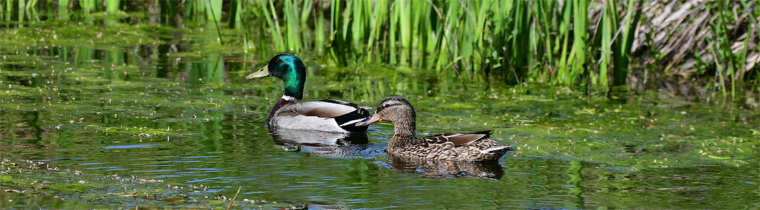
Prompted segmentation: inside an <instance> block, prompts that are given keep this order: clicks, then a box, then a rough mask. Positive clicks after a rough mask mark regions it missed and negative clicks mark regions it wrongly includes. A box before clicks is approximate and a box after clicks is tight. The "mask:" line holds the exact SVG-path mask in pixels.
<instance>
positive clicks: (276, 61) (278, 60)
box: [274, 58, 282, 64]
mask: <svg viewBox="0 0 760 210" xmlns="http://www.w3.org/2000/svg"><path fill="white" fill-rule="evenodd" d="M274 62H275V63H278V64H279V63H282V60H280V59H279V58H278V59H277V60H275V61H274Z"/></svg>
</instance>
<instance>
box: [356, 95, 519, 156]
mask: <svg viewBox="0 0 760 210" xmlns="http://www.w3.org/2000/svg"><path fill="white" fill-rule="evenodd" d="M415 120H416V113H415V112H414V108H413V107H412V105H411V104H409V102H408V101H407V100H406V99H404V98H401V97H390V98H387V99H385V100H383V102H381V103H380V105H379V106H378V108H377V111H376V112H375V113H374V114H373V115H372V116H370V117H369V118H367V120H365V121H363V122H361V123H359V124H357V125H358V126H363V125H368V124H371V123H374V122H380V121H388V122H390V123H392V124H393V127H394V130H395V134H394V135H393V137H392V138H391V140H390V142H389V143H388V149H387V151H388V153H391V154H393V155H397V156H402V157H411V158H422V159H434V160H467V161H486V160H497V159H499V158H501V156H503V155H504V154H505V153H506V152H507V151H509V150H510V149H512V146H508V145H501V144H499V143H498V142H496V141H494V140H492V139H490V138H489V135H490V131H482V132H477V133H444V134H436V135H432V136H426V137H423V138H417V137H416V136H415V134H414V131H415V129H416V122H415Z"/></svg>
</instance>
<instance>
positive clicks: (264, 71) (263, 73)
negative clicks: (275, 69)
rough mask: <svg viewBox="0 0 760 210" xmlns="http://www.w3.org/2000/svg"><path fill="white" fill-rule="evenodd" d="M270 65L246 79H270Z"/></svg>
mask: <svg viewBox="0 0 760 210" xmlns="http://www.w3.org/2000/svg"><path fill="white" fill-rule="evenodd" d="M267 66H268V65H266V66H264V67H262V68H261V69H259V70H258V71H256V72H253V73H251V74H249V75H248V76H245V79H256V78H262V77H268V76H269V68H267Z"/></svg>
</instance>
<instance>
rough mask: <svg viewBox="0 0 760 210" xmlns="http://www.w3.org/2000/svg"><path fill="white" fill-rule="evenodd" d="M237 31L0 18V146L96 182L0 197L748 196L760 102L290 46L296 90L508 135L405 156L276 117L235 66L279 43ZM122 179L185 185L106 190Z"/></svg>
mask: <svg viewBox="0 0 760 210" xmlns="http://www.w3.org/2000/svg"><path fill="white" fill-rule="evenodd" d="M95 18H97V17H95ZM239 38H240V35H239V31H235V30H223V31H222V39H223V40H224V41H225V46H221V45H220V43H219V42H218V35H217V33H216V31H215V28H214V26H213V25H196V24H193V23H187V25H184V26H183V27H167V26H160V25H149V24H146V25H140V24H137V25H126V24H115V25H113V24H112V25H111V26H98V25H97V24H95V25H93V24H91V23H90V24H88V23H84V24H81V23H80V24H77V23H76V22H57V21H55V20H49V21H43V22H40V23H31V24H27V25H23V27H18V26H16V27H8V28H3V29H2V31H0V56H1V57H2V58H1V59H2V60H0V155H1V156H2V157H3V158H5V159H15V160H32V161H38V162H42V163H44V164H47V165H49V166H53V167H58V168H61V169H69V170H71V171H81V173H84V174H89V175H90V176H75V177H74V178H73V179H74V181H77V180H78V179H83V183H99V186H100V187H93V186H90V185H84V184H83V185H81V186H82V188H76V189H77V190H61V189H59V188H46V187H40V188H37V187H35V189H37V190H36V191H35V193H34V194H24V193H19V191H12V190H11V189H25V188H30V187H29V186H24V185H21V184H18V183H15V184H14V182H11V181H9V180H10V179H13V180H22V179H24V177H25V176H37V177H36V178H35V179H39V180H41V181H42V182H45V181H49V182H55V180H59V181H60V180H68V181H71V180H72V178H61V177H56V176H68V175H64V174H62V173H52V174H44V175H39V174H37V175H35V174H30V173H25V172H23V171H21V173H19V172H14V171H15V170H10V169H9V170H3V171H4V172H3V173H2V174H0V175H1V176H5V177H8V178H7V179H0V180H2V182H0V189H2V191H0V198H2V200H0V206H4V207H10V206H16V207H31V206H39V207H78V208H82V207H92V206H91V205H95V206H113V207H116V206H121V207H129V208H133V207H140V206H143V207H144V206H158V207H197V206H200V207H204V206H207V207H222V208H224V207H226V205H227V203H228V202H229V201H228V200H227V201H224V202H219V198H218V197H219V196H226V197H228V198H229V197H232V196H234V195H235V193H236V192H237V189H238V187H240V188H241V190H240V194H239V195H238V197H237V199H236V205H244V204H248V203H246V202H248V201H262V200H266V201H267V203H268V204H271V202H277V203H278V204H277V205H270V206H264V207H265V208H281V207H289V206H301V207H304V206H305V207H309V208H401V209H412V208H416V209H430V208H450V209H465V208H468V209H469V208H583V209H587V208H588V209H590V208H637V207H638V208H721V209H722V208H730V209H734V208H750V209H751V208H760V204H758V201H760V167H759V166H760V164H758V160H760V158H759V157H760V156H759V155H758V152H760V140H758V139H760V132H759V130H760V126H758V124H760V123H759V122H758V119H759V118H758V117H760V114H758V111H757V110H752V109H750V107H746V106H743V105H736V104H731V103H722V104H721V103H717V104H701V103H698V102H689V101H686V100H684V99H682V98H673V97H670V96H667V95H665V94H658V93H656V92H639V91H632V92H630V93H624V94H619V95H615V96H614V97H613V99H607V97H606V96H593V95H592V96H587V95H584V94H581V93H577V92H574V91H570V90H569V89H566V88H558V87H554V86H551V85H545V84H540V83H532V82H529V83H527V85H522V86H514V87H512V86H505V85H501V84H499V83H498V81H492V82H491V84H490V85H489V86H488V87H487V88H486V85H485V84H482V83H480V82H479V83H468V82H460V80H459V79H458V77H456V74H454V73H452V72H438V73H436V72H435V71H434V70H429V69H426V68H418V67H414V68H410V67H403V66H388V65H375V64H366V65H365V64H358V65H356V64H350V65H349V66H348V67H336V66H335V65H334V64H333V63H331V62H329V61H327V60H326V59H322V57H320V56H318V55H317V54H319V53H317V52H305V53H299V54H298V56H300V57H301V58H302V59H303V60H304V61H305V63H306V65H307V66H308V67H309V69H308V73H309V75H308V77H307V83H306V91H305V100H319V99H324V98H331V99H340V100H346V101H350V102H354V103H357V104H359V105H361V106H367V107H373V108H374V107H376V106H377V104H378V103H379V102H380V101H381V100H382V99H383V98H385V97H389V96H402V97H405V98H407V99H409V101H410V102H411V103H412V105H413V106H414V107H415V109H416V110H417V115H418V125H417V128H418V134H419V135H420V136H421V135H428V134H434V133H441V132H460V131H480V130H493V134H492V138H493V139H495V140H496V141H498V142H499V143H501V144H507V145H513V146H514V147H515V150H513V151H511V152H509V153H507V155H505V156H504V157H503V158H501V159H500V160H499V161H498V162H486V163H457V164H455V165H451V164H448V163H436V162H405V161H403V160H394V159H390V158H388V157H387V155H386V153H385V151H384V149H385V147H386V146H387V143H388V140H389V138H390V137H391V136H392V135H393V127H392V125H390V124H388V123H376V124H373V125H371V126H370V128H369V131H368V132H366V133H359V134H352V135H350V136H346V135H336V134H329V133H320V132H302V131H287V130H285V131H282V130H278V131H274V130H272V131H270V130H269V129H268V128H267V126H266V125H265V119H266V116H267V114H268V113H269V110H270V109H271V107H272V106H273V105H274V103H275V102H276V100H278V99H279V98H280V96H281V95H282V82H281V81H280V80H278V79H275V78H263V79H258V80H253V81H246V80H245V79H244V78H243V77H244V76H245V75H246V74H247V73H249V72H251V71H253V69H255V68H256V67H260V66H262V65H263V64H264V63H265V62H267V61H268V60H269V58H271V56H273V55H274V54H275V53H276V52H267V53H262V52H256V53H253V52H249V53H246V52H245V51H243V49H242V47H241V46H239V45H240V43H241V41H240V40H239ZM716 100H720V99H716ZM442 165H443V167H442ZM3 166H6V165H3ZM4 168H5V167H4ZM441 168H443V169H441ZM115 175H118V176H121V177H132V176H133V177H141V178H145V179H151V180H162V181H163V182H164V183H171V184H169V185H170V187H169V188H166V187H164V188H161V187H162V186H163V184H157V185H149V184H143V185H134V186H130V188H129V189H127V187H124V189H112V188H109V187H107V186H111V185H114V186H115V185H118V186H122V185H119V182H116V181H113V180H112V179H101V178H97V177H113V176H115ZM51 180H52V181H51ZM75 183H76V182H75ZM76 186H78V185H76ZM171 186H175V188H171ZM176 186H180V187H182V188H193V189H195V188H197V187H198V186H203V187H201V188H197V189H198V190H194V191H192V192H191V193H187V192H185V191H181V190H177V189H176ZM131 187H140V189H141V190H145V191H148V192H155V193H154V194H156V196H159V197H189V198H190V199H185V200H163V201H165V202H151V201H155V200H156V199H150V197H146V196H134V197H133V196H123V195H121V194H117V193H114V192H115V191H118V190H126V191H130V190H132V188H131ZM153 187H155V188H156V189H152V188H153ZM158 188H161V189H160V190H159V189H158ZM172 189H174V190H172ZM130 192H131V191H130ZM142 194H147V193H142ZM93 195H96V196H93ZM37 196H41V197H37ZM45 196H47V197H45ZM51 196H53V197H51ZM59 198H61V199H59ZM62 198H65V199H62ZM212 200H216V201H214V202H212ZM159 201H160V200H159ZM66 203H69V204H66ZM260 204H261V202H259V203H258V204H256V205H250V206H240V207H242V208H257V206H258V205H260Z"/></svg>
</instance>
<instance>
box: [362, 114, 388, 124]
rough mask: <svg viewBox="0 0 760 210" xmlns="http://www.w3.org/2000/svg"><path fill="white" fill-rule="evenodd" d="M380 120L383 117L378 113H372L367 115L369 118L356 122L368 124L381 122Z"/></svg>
mask: <svg viewBox="0 0 760 210" xmlns="http://www.w3.org/2000/svg"><path fill="white" fill-rule="evenodd" d="M380 121H383V119H380V117H378V116H377V113H372V115H370V116H369V117H367V119H365V120H363V121H361V122H358V123H356V125H355V126H368V125H369V124H372V123H376V122H380Z"/></svg>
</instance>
